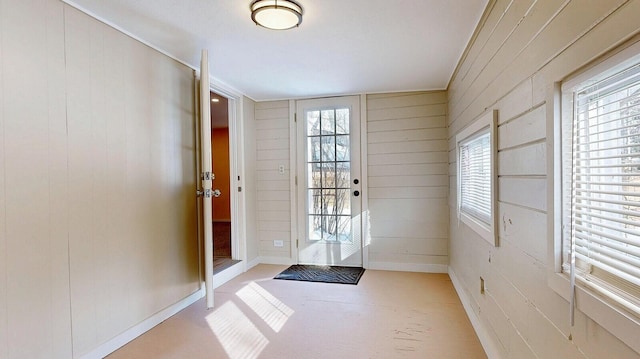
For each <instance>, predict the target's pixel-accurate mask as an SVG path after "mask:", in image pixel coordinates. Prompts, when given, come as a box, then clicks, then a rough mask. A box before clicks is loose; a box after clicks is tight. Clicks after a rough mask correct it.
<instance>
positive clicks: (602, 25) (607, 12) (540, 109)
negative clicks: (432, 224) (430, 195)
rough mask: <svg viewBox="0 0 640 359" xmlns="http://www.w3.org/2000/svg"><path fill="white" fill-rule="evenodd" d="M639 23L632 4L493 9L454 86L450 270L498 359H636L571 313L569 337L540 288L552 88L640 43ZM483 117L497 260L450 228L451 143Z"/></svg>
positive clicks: (521, 4) (636, 4) (639, 6)
mask: <svg viewBox="0 0 640 359" xmlns="http://www.w3.org/2000/svg"><path fill="white" fill-rule="evenodd" d="M638 14H640V1H634V0H632V1H625V0H615V1H614V0H611V1H534V0H514V1H510V0H495V1H494V0H492V1H490V2H489V5H488V9H487V12H486V13H485V17H484V18H483V20H482V22H481V23H480V27H479V29H478V31H477V34H476V37H475V39H474V40H473V41H472V43H471V44H470V47H469V48H468V51H467V53H466V55H465V56H464V57H463V59H462V61H461V63H460V64H459V66H458V69H457V72H456V74H455V75H454V77H453V79H452V81H451V84H450V88H449V91H448V98H449V117H448V127H449V150H450V155H449V159H450V173H451V177H450V184H451V186H450V187H451V192H450V204H451V219H452V220H451V239H450V256H451V257H450V266H451V270H452V272H453V273H454V274H455V276H456V277H457V278H458V279H459V281H460V283H461V286H462V287H463V288H462V291H463V293H462V294H463V300H466V301H467V303H466V304H468V305H469V306H470V307H471V308H473V310H474V312H475V314H476V315H477V316H478V317H479V321H480V324H481V327H482V332H483V334H484V335H486V337H487V338H488V343H489V344H490V347H491V348H493V350H492V352H493V353H494V354H496V355H497V357H502V358H518V359H521V358H560V357H562V358H606V357H615V358H638V356H639V354H638V353H636V352H634V351H633V350H632V349H630V348H629V347H628V346H627V345H625V344H624V343H622V342H621V341H620V340H619V339H618V338H616V337H615V336H613V335H612V334H611V333H610V332H608V331H607V330H605V329H604V328H602V327H601V326H600V325H598V324H597V323H596V322H595V321H593V320H592V319H591V318H589V317H587V316H585V315H584V314H582V313H581V312H579V311H578V312H577V317H576V318H577V319H576V326H575V327H574V328H570V327H569V320H568V318H569V304H568V302H567V301H565V300H564V299H562V298H561V297H560V296H559V295H558V294H556V292H554V291H553V290H552V289H551V288H550V287H549V286H548V284H547V271H549V270H551V271H552V270H553V262H552V261H551V260H550V259H549V258H550V256H549V255H548V251H549V250H550V249H552V248H550V243H552V239H550V238H549V235H548V233H549V232H548V225H550V224H551V221H553V216H552V214H551V213H550V210H551V209H552V208H553V197H552V193H553V192H552V191H553V182H552V181H553V176H554V173H552V172H550V171H548V170H547V168H548V164H549V161H548V159H549V156H552V155H553V148H552V147H551V145H552V142H551V141H552V136H553V132H552V131H553V130H552V128H553V123H554V122H553V121H554V117H553V106H554V103H553V87H554V83H555V82H557V81H561V80H563V79H564V78H566V77H567V76H569V75H570V74H571V73H573V72H574V71H576V70H578V69H580V68H581V67H582V66H584V65H586V64H588V63H589V62H590V61H591V60H593V59H595V58H596V57H598V56H600V55H602V54H604V53H606V52H607V51H608V50H609V49H611V48H613V47H614V46H616V44H619V43H621V42H623V41H624V40H626V39H629V38H630V37H631V36H633V35H634V34H638V31H639V29H640V23H638V21H637V18H638ZM489 109H497V110H498V111H499V115H498V117H499V120H498V122H499V127H498V147H499V148H498V151H499V152H498V173H499V181H498V186H499V190H498V200H499V203H498V205H499V212H498V213H497V217H498V228H499V242H500V246H499V247H496V248H494V247H491V246H489V245H488V244H487V243H486V242H485V241H483V240H482V239H481V238H480V237H479V236H478V235H477V234H475V233H474V232H473V231H471V230H469V229H468V228H466V226H464V224H459V223H458V222H457V221H456V220H455V218H456V212H455V203H456V177H455V176H456V166H455V165H456V163H455V161H456V156H455V135H456V133H458V132H459V131H460V130H461V129H463V128H464V127H465V126H467V125H468V124H470V123H471V122H472V121H473V120H474V119H476V118H477V117H478V116H480V115H481V114H482V113H483V112H485V111H486V110H489ZM549 134H551V136H549ZM550 268H551V269H550ZM480 277H483V278H484V280H485V285H486V289H485V293H484V294H481V293H480V290H479V288H480V284H479V283H480ZM569 334H571V336H572V340H569V339H568V338H569ZM485 344H487V343H485Z"/></svg>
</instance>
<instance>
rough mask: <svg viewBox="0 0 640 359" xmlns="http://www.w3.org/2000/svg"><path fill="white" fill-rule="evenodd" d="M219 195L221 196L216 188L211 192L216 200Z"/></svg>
mask: <svg viewBox="0 0 640 359" xmlns="http://www.w3.org/2000/svg"><path fill="white" fill-rule="evenodd" d="M221 194H222V192H220V190H219V189H217V188H216V189H214V190H213V196H214V197H216V198H218V197H220V195H221Z"/></svg>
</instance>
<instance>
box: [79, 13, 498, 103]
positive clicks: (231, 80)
mask: <svg viewBox="0 0 640 359" xmlns="http://www.w3.org/2000/svg"><path fill="white" fill-rule="evenodd" d="M251 1H252V0H106V1H105V0H68V1H67V2H68V3H70V4H72V5H75V6H77V7H79V8H80V9H83V10H85V11H87V12H88V13H90V14H92V15H94V16H96V17H97V18H99V19H102V20H104V21H106V22H108V23H110V24H112V25H115V26H116V27H119V28H121V29H122V30H124V31H126V32H128V33H130V34H133V35H134V36H136V37H138V38H140V39H142V40H144V41H146V42H147V43H149V44H151V45H152V46H154V47H156V48H158V49H161V50H163V51H164V52H166V53H168V54H171V55H172V56H174V57H175V58H177V59H179V60H181V61H183V62H185V63H187V64H188V65H190V66H193V67H196V66H197V65H198V64H199V61H200V60H199V57H200V50H201V49H208V50H209V57H210V60H209V62H210V67H211V73H212V76H213V77H214V78H215V79H216V80H219V81H221V82H223V83H225V84H227V85H229V86H230V87H232V88H234V89H236V90H238V91H240V92H242V93H243V94H245V95H247V96H249V97H251V98H253V99H254V100H257V101H261V100H270V99H288V98H300V97H321V96H327V95H340V94H355V93H374V92H394V91H408V90H438V89H445V88H446V87H447V85H448V83H449V80H450V78H451V75H452V73H453V71H454V69H455V67H456V65H457V63H458V60H459V59H460V56H461V55H462V53H463V51H464V49H465V47H466V45H467V43H468V42H469V39H470V38H471V35H472V33H473V31H474V29H475V27H476V25H477V24H478V21H479V19H480V16H481V15H482V12H483V11H484V8H485V6H486V4H487V1H488V0H299V1H298V2H299V3H300V4H301V5H302V6H303V8H304V16H303V21H302V24H301V25H300V27H299V28H295V29H291V30H286V31H274V30H267V29H264V28H262V27H259V26H256V25H255V24H254V23H253V22H252V21H251V17H250V15H251V14H250V11H249V5H250V3H251Z"/></svg>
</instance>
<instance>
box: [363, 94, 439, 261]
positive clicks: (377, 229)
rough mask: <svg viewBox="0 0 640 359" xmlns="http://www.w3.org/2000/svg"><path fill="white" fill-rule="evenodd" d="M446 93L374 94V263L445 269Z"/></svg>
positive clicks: (370, 165) (370, 131)
mask: <svg viewBox="0 0 640 359" xmlns="http://www.w3.org/2000/svg"><path fill="white" fill-rule="evenodd" d="M446 103H447V94H446V92H444V91H439V92H411V93H393V94H376V95H368V96H367V139H368V144H367V151H368V157H367V174H368V203H369V220H370V233H369V238H370V244H369V248H368V250H369V267H370V268H372V269H388V270H408V271H424V272H446V271H447V264H448V245H447V244H448V236H449V233H448V232H449V228H448V226H449V213H448V207H447V196H448V192H449V182H448V177H447V175H448V171H449V168H448V157H447V155H448V154H447V128H446V110H447V105H446Z"/></svg>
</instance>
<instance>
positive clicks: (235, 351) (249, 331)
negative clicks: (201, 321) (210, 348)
mask: <svg viewBox="0 0 640 359" xmlns="http://www.w3.org/2000/svg"><path fill="white" fill-rule="evenodd" d="M206 319H207V323H208V324H209V327H210V328H211V330H212V331H213V332H214V333H215V335H216V336H217V337H218V340H219V341H220V343H221V344H222V347H223V348H224V350H225V352H226V353H227V355H228V356H229V358H230V359H257V358H258V357H259V356H260V353H261V352H262V350H264V348H265V347H266V346H267V345H268V344H269V340H268V339H267V338H266V337H265V336H264V335H263V334H262V333H261V332H260V330H259V329H258V328H257V327H256V326H255V325H254V324H253V323H252V322H251V320H250V319H249V318H247V316H246V315H244V313H242V311H241V310H240V308H238V306H236V305H235V304H234V303H233V302H226V303H224V304H223V305H222V306H220V307H219V308H218V309H216V310H214V311H213V312H212V313H211V314H209V315H207V318H206Z"/></svg>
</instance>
